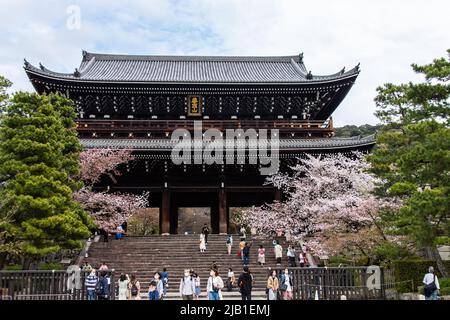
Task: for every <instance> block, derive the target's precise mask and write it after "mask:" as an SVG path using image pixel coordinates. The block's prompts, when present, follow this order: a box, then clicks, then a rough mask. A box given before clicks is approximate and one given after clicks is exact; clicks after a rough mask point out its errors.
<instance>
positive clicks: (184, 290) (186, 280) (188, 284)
mask: <svg viewBox="0 0 450 320" xmlns="http://www.w3.org/2000/svg"><path fill="white" fill-rule="evenodd" d="M194 295H195V279H194V278H193V276H192V274H191V271H190V270H189V269H185V270H184V277H183V278H182V279H181V281H180V296H181V297H182V298H183V300H194Z"/></svg>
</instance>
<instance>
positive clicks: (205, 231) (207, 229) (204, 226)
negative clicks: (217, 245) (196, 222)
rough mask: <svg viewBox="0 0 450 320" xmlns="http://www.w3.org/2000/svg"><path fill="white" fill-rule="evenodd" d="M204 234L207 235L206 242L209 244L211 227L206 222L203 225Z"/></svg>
mask: <svg viewBox="0 0 450 320" xmlns="http://www.w3.org/2000/svg"><path fill="white" fill-rule="evenodd" d="M202 234H204V235H205V244H208V234H209V227H208V224H206V223H205V224H204V225H203V228H202Z"/></svg>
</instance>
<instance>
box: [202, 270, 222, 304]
mask: <svg viewBox="0 0 450 320" xmlns="http://www.w3.org/2000/svg"><path fill="white" fill-rule="evenodd" d="M209 275H210V276H209V278H208V283H207V285H206V292H207V294H208V298H209V300H220V297H221V292H220V291H221V290H222V289H223V280H222V278H221V277H220V276H219V272H218V271H217V270H211V272H210V273H209Z"/></svg>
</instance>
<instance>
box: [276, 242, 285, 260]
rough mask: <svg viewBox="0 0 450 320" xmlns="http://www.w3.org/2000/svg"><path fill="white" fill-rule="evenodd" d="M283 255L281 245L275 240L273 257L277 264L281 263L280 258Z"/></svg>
mask: <svg viewBox="0 0 450 320" xmlns="http://www.w3.org/2000/svg"><path fill="white" fill-rule="evenodd" d="M282 257H283V247H281V245H280V242H279V241H278V240H277V244H276V245H275V258H276V259H277V265H280V264H281V258H282Z"/></svg>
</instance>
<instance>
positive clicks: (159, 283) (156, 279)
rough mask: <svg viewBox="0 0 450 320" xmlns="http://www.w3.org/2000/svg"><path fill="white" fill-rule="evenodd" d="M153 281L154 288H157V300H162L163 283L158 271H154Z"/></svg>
mask: <svg viewBox="0 0 450 320" xmlns="http://www.w3.org/2000/svg"><path fill="white" fill-rule="evenodd" d="M153 281H154V282H155V285H156V290H158V300H162V299H163V298H164V285H163V281H162V280H161V274H160V273H159V272H155V275H154V277H153Z"/></svg>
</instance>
